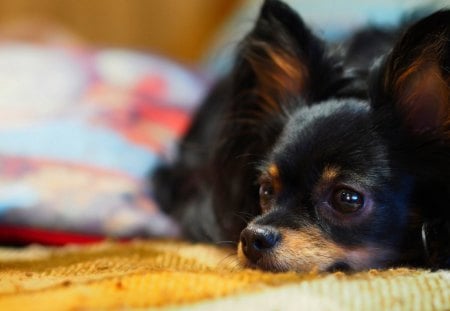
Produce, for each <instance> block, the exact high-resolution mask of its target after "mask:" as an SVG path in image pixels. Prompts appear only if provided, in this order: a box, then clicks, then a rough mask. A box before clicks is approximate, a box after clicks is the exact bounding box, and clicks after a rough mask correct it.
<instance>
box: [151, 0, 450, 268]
mask: <svg viewBox="0 0 450 311" xmlns="http://www.w3.org/2000/svg"><path fill="white" fill-rule="evenodd" d="M405 29H406V30H405ZM436 42H440V43H439V44H437V43H436ZM449 42H450V11H440V12H437V13H435V14H433V15H431V16H429V17H427V18H424V19H422V20H420V21H418V22H417V23H416V24H413V25H412V26H409V25H408V27H407V26H406V25H403V26H402V27H399V28H398V29H394V30H389V31H388V30H382V29H376V28H370V29H363V30H361V31H359V32H357V33H355V35H354V36H353V37H351V38H350V39H349V40H347V41H346V42H345V43H344V44H343V45H340V46H331V45H327V44H326V43H325V42H323V41H322V40H320V39H319V38H317V37H316V36H315V35H314V34H313V33H312V32H311V31H310V30H309V29H308V27H307V26H306V25H305V24H304V23H303V21H302V19H301V18H300V17H299V16H298V14H297V13H295V12H293V11H292V9H290V8H289V7H288V6H287V5H285V4H284V3H282V2H281V1H275V0H266V1H265V3H264V5H263V7H262V9H261V13H260V16H259V18H258V20H257V22H256V25H255V27H254V29H253V30H252V31H251V32H250V33H249V34H248V35H247V36H246V37H245V38H244V39H243V40H242V42H241V44H240V46H239V48H238V51H237V56H236V61H235V65H234V67H233V70H232V71H231V73H230V74H229V75H228V76H226V77H225V78H223V79H222V80H221V81H219V82H218V84H217V85H216V87H215V88H214V89H213V90H212V91H211V93H210V95H209V96H208V98H207V99H206V101H205V103H204V104H203V105H202V107H201V108H200V110H199V112H198V114H197V116H196V118H195V119H194V121H193V124H192V126H191V128H190V130H189V131H188V133H187V134H186V136H185V137H184V139H183V141H182V142H181V144H180V146H179V154H178V157H177V159H176V161H175V162H174V163H172V164H170V165H167V166H164V167H161V168H159V170H158V171H157V172H156V174H155V176H154V178H153V182H154V192H155V196H156V199H157V200H158V202H159V203H160V204H161V206H162V208H163V209H164V210H165V211H167V212H168V213H170V214H172V215H174V216H175V217H176V218H177V219H178V220H179V221H180V223H181V224H182V226H183V230H184V233H185V235H186V237H188V238H190V239H193V240H198V241H216V242H218V241H223V240H232V241H236V242H238V241H239V239H240V238H239V237H240V234H241V231H242V230H243V229H244V228H245V227H246V226H247V222H248V221H250V220H252V222H251V226H260V227H271V228H288V229H293V230H301V229H302V228H307V227H308V226H311V225H314V226H316V227H317V228H320V230H321V232H322V233H323V235H324V236H326V237H327V239H330V240H331V241H333V243H335V244H336V245H340V246H342V247H345V248H349V249H354V248H358V247H363V246H365V245H371V246H373V247H375V248H379V249H390V250H394V251H393V252H390V255H386V256H385V258H380V259H379V260H378V261H377V263H370V262H369V263H367V264H361V265H354V266H352V264H351V263H346V262H342V260H341V259H339V258H336V260H337V262H336V263H334V264H333V265H331V266H330V267H328V268H329V269H332V267H336V265H338V266H345V267H350V268H351V269H362V268H370V267H372V266H373V267H384V266H392V265H404V264H406V265H414V266H433V267H449V265H450V262H449V261H450V259H449V258H450V254H449V253H450V246H449V241H450V235H449V228H450V226H449V223H450V208H449V201H450V116H449V114H448V112H449V111H450V103H449V94H450V92H449V91H448V89H449V88H450V85H449V84H450V82H449V81H450V43H449ZM413 66H416V67H413ZM296 70H298V71H296ZM427 75H434V76H436V77H435V78H430V79H428V76H427ZM296 79H298V81H297V80H296ZM284 86H285V87H284ZM436 94H437V95H436ZM267 163H275V164H276V166H277V167H278V169H279V175H280V176H279V177H280V182H281V184H282V185H283V186H282V190H280V191H279V192H278V193H276V194H274V196H273V198H272V200H271V201H270V202H271V203H270V208H269V210H268V211H266V212H264V213H263V214H262V215H261V208H260V199H259V194H258V192H259V189H260V184H258V180H259V178H260V175H261V172H263V173H264V171H265V170H266V169H267ZM330 166H332V167H337V168H339V177H338V180H337V181H335V182H333V185H332V186H330V189H328V190H327V191H324V192H323V193H321V194H319V195H317V194H316V192H317V191H316V187H317V183H318V180H319V179H320V176H321V173H322V172H323V171H324V169H326V168H327V167H330ZM342 185H347V186H349V188H350V189H355V190H358V191H360V192H361V193H362V194H364V198H365V199H366V200H367V201H369V200H370V202H371V204H372V205H373V210H372V211H371V212H370V215H369V216H367V217H365V218H363V216H361V217H360V218H361V219H358V218H357V217H356V216H348V215H338V216H336V217H335V216H333V215H334V214H333V215H332V214H330V213H335V211H332V209H330V204H329V201H327V200H328V199H329V192H330V191H331V192H333V191H334V190H333V189H336V188H337V187H342ZM322 201H327V202H325V203H323V202H322ZM367 204H368V203H367ZM325 205H326V206H325ZM358 217H359V216H358ZM424 223H427V224H433V225H430V226H429V228H434V229H433V230H435V231H432V230H431V231H430V229H429V231H430V232H433V234H428V233H427V232H425V233H424V234H425V237H426V238H428V239H429V241H428V244H427V246H428V249H427V250H424V242H423V240H424V239H423V232H422V231H423V230H421V229H422V226H423V224H424ZM436 223H438V224H439V225H434V224H436ZM436 230H437V231H436ZM436 232H437V233H436ZM281 239H282V237H281ZM242 241H244V242H245V240H242ZM242 241H241V242H242ZM282 242H283V241H281V242H280V243H282ZM425 244H426V243H425ZM427 252H428V253H427ZM244 253H245V255H247V257H248V258H250V255H249V254H247V253H246V252H245V250H244ZM299 256H301V255H299ZM380 256H381V255H380ZM250 259H251V258H250ZM250 261H251V260H250ZM253 264H254V265H255V266H257V267H260V268H263V269H270V270H285V269H287V270H289V269H291V268H290V267H289V266H288V267H287V268H286V267H284V268H280V269H278V268H277V267H276V266H264V265H263V264H258V262H257V261H256V260H255V262H253ZM292 269H293V270H296V268H292ZM301 269H302V268H301ZM297 270H298V269H297Z"/></svg>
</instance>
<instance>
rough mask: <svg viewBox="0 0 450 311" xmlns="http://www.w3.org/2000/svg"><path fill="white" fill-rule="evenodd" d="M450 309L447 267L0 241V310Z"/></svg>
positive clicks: (191, 248)
mask: <svg viewBox="0 0 450 311" xmlns="http://www.w3.org/2000/svg"><path fill="white" fill-rule="evenodd" d="M154 307H163V308H168V309H173V308H181V309H185V310H191V309H195V310H233V311H237V310H358V311H359V310H450V272H449V271H438V272H429V271H424V270H408V269H395V270H387V271H368V272H363V273H357V274H353V275H345V274H343V273H334V274H323V275H317V274H312V273H310V274H295V273H280V274H273V273H265V272H260V271H254V270H247V269H241V268H240V267H239V266H238V265H237V263H236V259H235V256H234V255H233V251H232V250H230V249H221V248H217V247H213V246H206V245H199V244H197V245H192V244H187V243H182V242H174V241H146V242H144V241H135V242H130V243H115V242H107V243H102V244H97V245H91V246H84V247H80V246H69V247H64V248H45V247H38V246H32V247H28V248H25V249H7V248H0V310H85V309H135V308H136V309H138V308H139V309H151V308H154Z"/></svg>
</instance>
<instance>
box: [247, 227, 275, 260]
mask: <svg viewBox="0 0 450 311" xmlns="http://www.w3.org/2000/svg"><path fill="white" fill-rule="evenodd" d="M279 240H280V233H279V232H278V231H277V230H276V229H275V228H272V227H259V226H250V227H247V228H245V229H244V230H242V232H241V243H242V251H243V252H244V254H245V256H247V258H248V259H249V260H251V261H252V262H256V261H257V260H258V259H259V258H261V256H262V255H263V254H264V252H267V251H269V250H271V249H272V248H274V247H275V246H276V245H277V243H278V241H279Z"/></svg>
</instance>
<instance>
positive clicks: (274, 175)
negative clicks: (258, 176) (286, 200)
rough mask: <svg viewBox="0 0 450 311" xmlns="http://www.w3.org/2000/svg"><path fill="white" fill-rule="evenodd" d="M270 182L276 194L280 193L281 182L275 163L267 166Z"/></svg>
mask: <svg viewBox="0 0 450 311" xmlns="http://www.w3.org/2000/svg"><path fill="white" fill-rule="evenodd" d="M267 171H268V172H269V175H270V177H271V181H272V187H273V189H274V190H275V192H276V193H279V192H280V191H281V181H280V171H279V170H278V166H277V165H276V164H275V163H272V164H270V165H269V168H268V169H267Z"/></svg>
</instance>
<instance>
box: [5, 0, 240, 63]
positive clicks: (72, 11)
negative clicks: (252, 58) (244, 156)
mask: <svg viewBox="0 0 450 311" xmlns="http://www.w3.org/2000/svg"><path fill="white" fill-rule="evenodd" d="M241 3H242V0H187V1H184V0H163V1H162V0H1V1H0V30H1V33H2V34H3V35H9V36H19V35H20V36H22V37H27V36H32V35H34V36H36V35H37V34H36V32H38V31H40V32H41V35H42V34H43V33H44V32H45V31H50V30H51V31H53V32H57V31H59V32H62V31H67V32H70V33H72V34H73V35H74V36H78V37H79V38H80V39H82V40H86V41H87V42H89V43H91V44H95V45H97V46H114V47H118V46H119V47H128V48H133V49H139V50H152V51H154V52H156V53H158V54H163V55H166V56H168V57H170V58H174V59H177V60H179V61H181V62H184V63H188V64H192V63H194V62H196V61H198V59H199V57H201V55H202V54H203V52H204V50H205V49H206V47H207V46H208V43H210V42H211V39H212V37H213V35H214V34H215V33H216V32H217V30H218V29H219V28H220V26H221V25H222V24H223V23H224V21H225V20H226V18H227V17H229V16H230V15H231V14H232V12H234V10H235V9H236V8H237V7H238V6H239V5H241Z"/></svg>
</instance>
